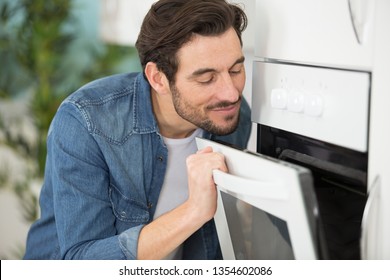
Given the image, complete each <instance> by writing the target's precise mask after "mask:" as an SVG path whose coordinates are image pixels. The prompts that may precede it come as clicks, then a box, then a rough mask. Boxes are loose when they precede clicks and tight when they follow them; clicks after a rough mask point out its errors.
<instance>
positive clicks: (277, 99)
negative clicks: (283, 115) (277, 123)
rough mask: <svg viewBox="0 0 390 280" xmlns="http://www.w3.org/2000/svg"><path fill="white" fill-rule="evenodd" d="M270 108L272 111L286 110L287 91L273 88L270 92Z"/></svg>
mask: <svg viewBox="0 0 390 280" xmlns="http://www.w3.org/2000/svg"><path fill="white" fill-rule="evenodd" d="M271 107H272V108H274V109H286V107H287V91H286V90H285V89H283V88H275V89H273V90H272V92H271Z"/></svg>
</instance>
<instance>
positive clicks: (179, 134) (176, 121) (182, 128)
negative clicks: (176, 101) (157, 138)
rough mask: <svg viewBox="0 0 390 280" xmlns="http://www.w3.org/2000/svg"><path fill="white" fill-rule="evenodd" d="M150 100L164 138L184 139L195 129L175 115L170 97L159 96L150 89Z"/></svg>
mask: <svg viewBox="0 0 390 280" xmlns="http://www.w3.org/2000/svg"><path fill="white" fill-rule="evenodd" d="M151 98H152V105H153V112H154V115H155V116H156V120H157V124H158V127H159V130H160V133H161V134H162V135H163V136H164V137H167V138H172V139H180V138H186V137H188V136H190V135H191V134H192V133H193V132H194V131H195V130H196V129H197V127H196V126H195V125H193V124H192V123H190V122H188V121H186V120H184V119H183V118H182V117H180V116H179V115H178V114H177V112H176V110H175V107H174V106H173V102H172V96H171V95H159V94H157V93H156V92H155V91H154V90H153V89H152V90H151Z"/></svg>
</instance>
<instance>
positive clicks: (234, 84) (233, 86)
mask: <svg viewBox="0 0 390 280" xmlns="http://www.w3.org/2000/svg"><path fill="white" fill-rule="evenodd" d="M239 83H240V81H239V80H237V79H235V77H232V76H231V75H230V74H229V73H227V74H224V75H223V78H222V79H221V80H220V85H219V90H218V99H220V100H221V101H226V102H230V103H234V102H237V101H238V100H239V99H240V95H241V89H242V86H241V85H240V84H239Z"/></svg>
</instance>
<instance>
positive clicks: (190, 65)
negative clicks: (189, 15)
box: [177, 28, 243, 75]
mask: <svg viewBox="0 0 390 280" xmlns="http://www.w3.org/2000/svg"><path fill="white" fill-rule="evenodd" d="M242 56H243V54H242V48H241V43H240V39H239V38H238V36H237V34H236V32H235V30H234V29H233V28H230V29H229V30H228V31H226V32H225V33H223V34H221V35H218V36H201V35H197V34H196V35H194V36H193V38H192V40H191V41H190V42H188V43H186V44H184V45H183V46H182V47H181V48H180V50H179V51H178V53H177V58H178V62H179V65H178V66H179V67H178V72H177V74H178V75H181V74H184V75H186V74H190V73H192V72H194V71H196V70H198V69H202V68H210V69H215V70H216V71H222V70H224V69H229V68H230V67H232V65H233V64H234V63H235V61H237V59H238V58H240V57H242Z"/></svg>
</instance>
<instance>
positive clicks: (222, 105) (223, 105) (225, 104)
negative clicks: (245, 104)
mask: <svg viewBox="0 0 390 280" xmlns="http://www.w3.org/2000/svg"><path fill="white" fill-rule="evenodd" d="M241 99H242V97H241V96H240V97H239V98H238V99H237V101H235V102H229V101H221V102H218V103H217V104H212V105H209V106H207V107H206V109H207V110H215V109H223V108H226V107H230V106H234V105H236V104H239V103H241Z"/></svg>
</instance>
